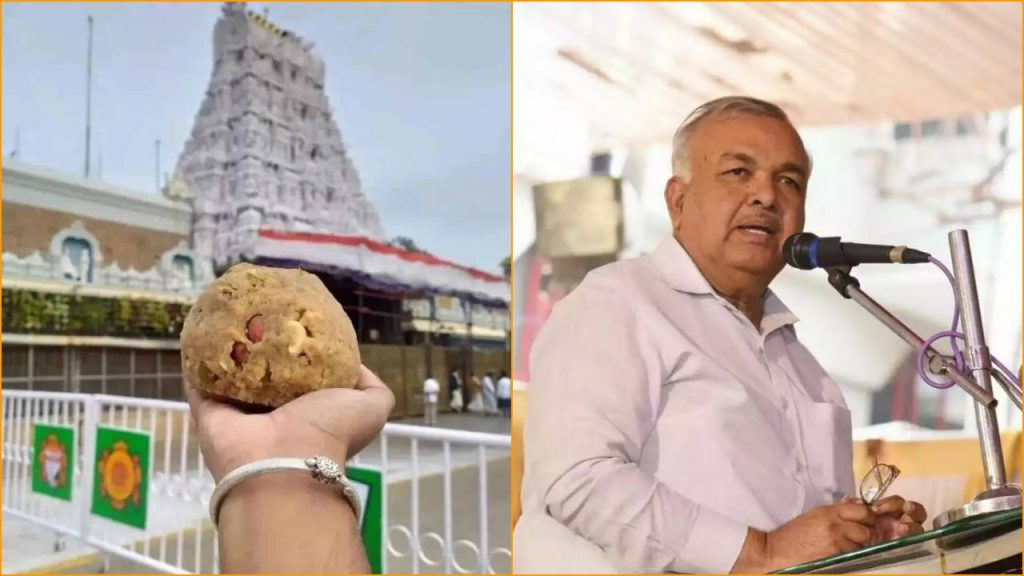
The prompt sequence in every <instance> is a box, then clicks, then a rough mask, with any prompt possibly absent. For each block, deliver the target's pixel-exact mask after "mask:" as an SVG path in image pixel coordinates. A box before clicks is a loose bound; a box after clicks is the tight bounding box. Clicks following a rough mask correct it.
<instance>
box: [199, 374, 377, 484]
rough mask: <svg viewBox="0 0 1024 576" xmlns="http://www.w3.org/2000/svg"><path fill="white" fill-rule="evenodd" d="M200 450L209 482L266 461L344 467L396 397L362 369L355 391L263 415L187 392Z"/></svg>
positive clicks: (328, 392)
mask: <svg viewBox="0 0 1024 576" xmlns="http://www.w3.org/2000/svg"><path fill="white" fill-rule="evenodd" d="M188 403H189V406H190V407H191V410H192V417H193V418H194V419H195V420H196V422H197V424H198V427H199V445H200V448H202V451H203V458H205V460H206V465H207V467H209V469H210V472H212V473H213V478H214V479H215V480H216V481H218V482H220V479H221V478H223V477H224V475H225V474H227V473H228V472H230V471H232V470H234V469H235V468H238V467H239V466H242V465H243V464H248V463H250V462H255V461H256V460H261V459H264V458H280V457H295V458H309V457H310V456H316V455H324V456H328V457H330V458H332V459H334V460H335V461H336V462H337V463H338V464H339V465H341V466H344V465H345V461H346V460H347V459H348V457H350V456H353V455H355V454H356V453H357V452H359V451H360V450H362V449H363V448H364V447H365V446H366V445H367V444H369V443H370V442H371V441H373V439H374V438H376V437H377V434H379V433H380V431H381V429H382V428H383V427H384V423H385V422H387V419H388V415H389V414H391V409H392V408H393V407H394V405H395V397H394V394H392V393H391V389H390V388H388V387H387V385H386V384H384V383H383V382H381V380H380V378H377V376H376V375H375V374H374V373H373V372H370V370H369V369H367V368H366V367H365V366H363V367H362V368H361V373H360V377H359V383H358V384H357V385H356V387H355V388H353V389H349V388H329V389H325V390H317V391H316V392H311V393H309V394H306V395H305V396H300V397H299V398H296V399H295V400H292V401H291V402H289V403H287V404H285V405H284V406H281V407H280V408H277V409H276V410H274V411H272V412H268V413H265V414H247V413H245V412H243V411H241V410H239V409H238V408H236V407H234V406H231V405H229V404H225V403H223V402H219V401H217V400H215V399H212V398H210V397H209V396H207V395H206V394H204V393H202V392H200V391H199V390H196V389H195V388H191V387H190V388H189V391H188Z"/></svg>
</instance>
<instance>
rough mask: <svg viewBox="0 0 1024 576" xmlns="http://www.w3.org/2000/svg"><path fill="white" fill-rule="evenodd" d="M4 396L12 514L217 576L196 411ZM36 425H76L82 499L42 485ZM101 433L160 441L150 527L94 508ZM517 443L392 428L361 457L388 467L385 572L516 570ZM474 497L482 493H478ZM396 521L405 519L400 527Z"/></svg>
mask: <svg viewBox="0 0 1024 576" xmlns="http://www.w3.org/2000/svg"><path fill="white" fill-rule="evenodd" d="M2 399H3V412H2V413H3V463H4V466H3V511H4V514H10V515H11V516H13V517H15V518H19V519H21V520H24V521H28V522H32V523H34V524H37V525H40V526H43V527H45V528H49V529H52V530H54V531H55V532H57V533H58V534H59V535H63V536H69V537H73V538H77V539H80V540H81V541H83V542H85V543H87V544H89V545H91V546H93V547H95V548H96V549H98V550H101V551H103V552H105V553H108V554H112V555H115V556H118V557H121V558H124V559H126V560H128V561H131V562H134V563H137V564H139V565H141V566H144V567H145V568H147V569H152V570H155V571H160V572H169V573H188V572H205V573H210V572H215V571H217V566H218V563H217V562H218V550H217V545H216V543H217V540H216V534H215V532H214V530H213V527H212V526H211V524H210V522H209V520H208V519H207V516H206V507H207V504H208V503H209V498H210V494H211V492H212V491H213V485H214V484H213V478H212V477H211V475H210V473H209V471H208V470H207V468H206V467H205V465H204V463H203V459H202V454H201V453H200V451H199V446H198V442H197V440H196V438H195V434H192V433H191V432H192V431H191V430H190V425H189V421H190V418H189V415H188V405H187V404H185V403H182V402H170V401H164V400H153V399H143V398H130V397H123V396H108V395H101V394H96V395H92V394H71V393H60V392H35V391H18V390H3V391H2ZM35 423H43V424H54V425H64V426H70V427H73V428H75V429H76V432H77V433H76V439H75V444H76V446H75V457H74V473H73V475H72V500H71V502H64V501H61V500H57V499H54V498H50V497H48V496H44V495H39V494H36V493H34V492H33V491H32V489H31V473H32V461H33V458H35V453H34V447H33V442H32V430H33V428H32V427H33V424H35ZM97 426H113V427H117V428H124V429H129V430H136V431H140V432H145V433H148V434H149V435H150V437H151V439H152V441H151V442H152V443H151V448H150V465H151V474H150V482H149V490H148V492H147V496H148V500H149V512H148V521H147V523H146V528H145V530H141V529H136V528H131V527H128V526H125V525H121V524H118V523H115V522H112V521H109V520H107V519H105V518H102V517H100V516H96V515H93V514H91V513H90V502H91V495H92V492H93V488H94V486H93V484H94V478H95V476H96V470H95V451H96V428H97ZM510 446H511V438H510V436H506V435H501V434H484V433H479V432H467V431H462V430H448V429H437V428H425V427H421V426H409V425H403V424H392V423H389V424H387V425H386V426H385V428H384V431H383V433H382V434H381V435H380V437H379V439H378V440H377V441H376V442H375V443H374V444H372V445H371V446H369V447H367V449H365V450H363V452H361V453H360V454H359V455H357V456H356V457H355V458H353V459H352V461H351V462H350V464H353V465H358V466H378V467H380V469H381V472H382V477H383V485H384V486H385V489H384V491H383V505H382V510H383V519H382V523H381V525H382V526H385V527H386V528H385V530H384V532H385V533H384V538H383V541H384V549H385V553H384V554H383V559H382V565H383V571H384V572H388V571H389V570H390V571H398V572H410V573H419V572H420V570H421V569H425V571H427V572H445V573H451V572H459V573H494V572H508V569H509V568H510V562H511V552H510V546H509V544H510V534H509V529H510V527H509V526H508V524H509V514H508V503H509V497H508V473H507V472H505V471H504V470H505V467H507V462H508V454H509V449H510ZM474 491H475V492H476V494H475V496H470V497H466V495H467V494H471V493H472V492H474ZM433 494H437V495H439V496H440V498H436V497H432V495H433ZM470 502H471V504H470ZM389 518H393V519H396V520H398V521H399V522H400V523H395V524H389ZM496 533H497V534H496ZM389 565H393V566H391V567H390V568H389Z"/></svg>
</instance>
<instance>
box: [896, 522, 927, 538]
mask: <svg viewBox="0 0 1024 576" xmlns="http://www.w3.org/2000/svg"><path fill="white" fill-rule="evenodd" d="M900 526H903V527H904V528H905V529H904V530H901V531H903V532H906V534H904V536H913V535H916V534H924V526H922V525H921V524H920V523H918V522H903V521H901V522H900Z"/></svg>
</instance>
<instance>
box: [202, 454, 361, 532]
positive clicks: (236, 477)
mask: <svg viewBox="0 0 1024 576" xmlns="http://www.w3.org/2000/svg"><path fill="white" fill-rule="evenodd" d="M294 470H297V471H300V472H306V473H309V474H310V475H312V477H313V479H314V480H316V481H317V482H320V483H321V484H326V485H328V486H336V487H337V488H339V489H340V491H341V493H342V494H343V495H344V496H345V497H346V498H347V499H348V502H349V504H351V505H352V509H353V510H355V513H356V521H357V522H358V521H359V518H360V517H361V516H362V503H361V502H360V500H359V494H358V493H357V492H356V487H355V486H354V485H353V484H352V481H351V480H349V479H348V478H347V477H345V473H344V472H342V470H341V468H339V467H338V464H337V463H336V462H335V461H334V460H331V459H330V458H328V457H326V456H314V457H313V458H306V459H305V460H303V459H302V458H268V459H266V460H257V461H256V462H250V463H249V464H245V465H243V466H239V467H238V468H235V469H234V470H232V471H231V472H228V474H227V475H226V476H224V477H223V478H221V480H220V482H219V483H218V484H217V487H216V488H214V489H213V495H211V496H210V520H211V521H212V522H213V525H214V527H216V526H217V519H218V517H219V516H220V506H221V504H222V503H223V502H224V497H225V496H227V494H228V492H229V491H230V490H231V489H232V488H234V487H235V486H236V485H237V484H238V483H239V482H241V481H242V480H245V479H246V478H251V477H253V476H262V475H264V474H270V473H271V472H286V471H294Z"/></svg>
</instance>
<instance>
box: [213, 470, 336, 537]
mask: <svg viewBox="0 0 1024 576" xmlns="http://www.w3.org/2000/svg"><path fill="white" fill-rule="evenodd" d="M295 510H304V511H310V510H321V511H327V510H330V513H331V514H339V513H344V514H349V513H351V514H353V515H354V514H355V513H354V511H353V509H352V506H350V505H349V504H348V503H347V502H346V501H345V499H344V498H342V497H341V496H340V495H339V494H338V491H337V489H336V488H333V487H331V486H327V485H325V484H321V483H320V482H317V481H316V480H314V479H313V478H312V477H310V476H309V475H307V474H305V473H302V472H299V471H294V472H292V471H285V472H276V473H273V474H266V475H263V476H253V477H251V478H246V479H245V480H243V481H242V482H240V483H239V484H238V485H237V486H235V487H234V488H232V489H231V491H230V492H228V493H227V494H226V495H225V496H224V502H223V503H222V504H221V518H225V517H228V516H232V515H233V514H234V513H235V512H241V513H243V514H245V515H247V516H263V515H265V514H272V515H275V514H281V513H282V512H284V513H285V514H293V513H294V511H295ZM346 511H347V512H346ZM304 513H308V512H304ZM221 524H222V525H223V520H222V522H221Z"/></svg>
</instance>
